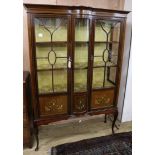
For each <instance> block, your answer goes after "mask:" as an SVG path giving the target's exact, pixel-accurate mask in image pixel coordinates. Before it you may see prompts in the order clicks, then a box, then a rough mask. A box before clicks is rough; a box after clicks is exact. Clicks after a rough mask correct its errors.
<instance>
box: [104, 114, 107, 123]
mask: <svg viewBox="0 0 155 155" xmlns="http://www.w3.org/2000/svg"><path fill="white" fill-rule="evenodd" d="M104 123H107V114H105V116H104Z"/></svg>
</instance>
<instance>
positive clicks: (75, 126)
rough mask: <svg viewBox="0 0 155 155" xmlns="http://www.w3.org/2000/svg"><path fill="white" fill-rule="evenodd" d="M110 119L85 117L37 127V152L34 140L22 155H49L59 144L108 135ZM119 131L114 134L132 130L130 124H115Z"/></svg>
mask: <svg viewBox="0 0 155 155" xmlns="http://www.w3.org/2000/svg"><path fill="white" fill-rule="evenodd" d="M111 124H112V122H111V121H110V118H108V119H107V123H104V115H99V116H91V117H90V116H86V117H82V118H75V119H71V120H68V121H60V122H57V123H54V124H50V125H48V126H47V125H46V126H41V127H39V139H40V144H39V150H38V151H34V149H35V145H36V143H35V140H34V144H33V148H32V149H29V148H24V151H23V154H24V155H49V149H50V148H51V147H52V146H56V145H59V144H63V143H67V142H74V141H79V140H82V139H88V138H93V137H100V136H105V135H110V134H111V133H112V131H111ZM116 124H117V125H118V126H119V129H116V128H115V132H116V133H120V132H128V131H131V130H132V122H125V123H120V122H118V121H117V122H116Z"/></svg>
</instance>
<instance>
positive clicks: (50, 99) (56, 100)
mask: <svg viewBox="0 0 155 155" xmlns="http://www.w3.org/2000/svg"><path fill="white" fill-rule="evenodd" d="M39 106H40V116H51V115H57V114H66V113H67V95H54V96H41V97H39Z"/></svg>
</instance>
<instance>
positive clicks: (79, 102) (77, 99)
mask: <svg viewBox="0 0 155 155" xmlns="http://www.w3.org/2000/svg"><path fill="white" fill-rule="evenodd" d="M86 111H87V95H86V93H76V94H74V104H73V113H82V112H86Z"/></svg>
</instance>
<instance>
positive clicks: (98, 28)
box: [95, 20, 120, 42]
mask: <svg viewBox="0 0 155 155" xmlns="http://www.w3.org/2000/svg"><path fill="white" fill-rule="evenodd" d="M119 35H120V23H119V22H117V21H105V20H96V24H95V41H102V42H103V41H104V42H110V41H119Z"/></svg>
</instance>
